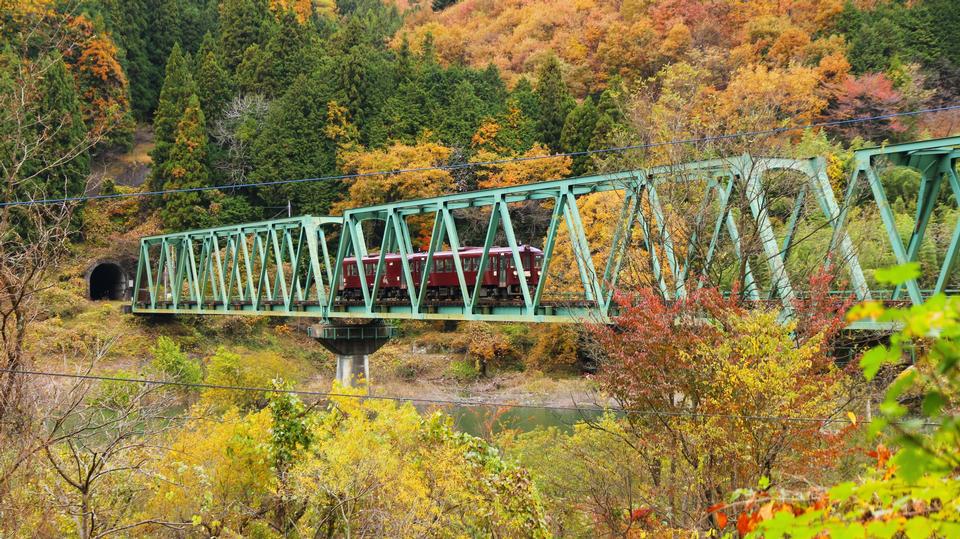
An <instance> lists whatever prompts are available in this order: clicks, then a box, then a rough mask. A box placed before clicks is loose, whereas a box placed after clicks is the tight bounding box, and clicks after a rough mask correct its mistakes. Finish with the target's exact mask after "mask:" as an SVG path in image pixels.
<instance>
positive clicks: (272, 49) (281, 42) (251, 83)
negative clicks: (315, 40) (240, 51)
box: [237, 11, 311, 98]
mask: <svg viewBox="0 0 960 539" xmlns="http://www.w3.org/2000/svg"><path fill="white" fill-rule="evenodd" d="M309 44H310V34H309V32H308V31H307V28H306V27H305V26H303V25H301V24H300V23H299V22H298V21H297V16H296V14H295V13H294V12H292V11H287V12H285V13H283V14H282V15H281V20H280V24H279V26H277V27H276V28H275V29H274V30H273V31H271V32H270V38H269V39H268V40H267V41H266V43H265V44H264V45H262V46H261V45H259V44H253V45H250V47H248V48H247V50H246V51H244V55H243V60H242V61H241V62H240V65H239V66H238V67H237V81H238V84H239V87H240V90H241V91H242V92H255V93H262V94H264V95H265V96H267V97H270V98H272V97H278V96H280V95H282V94H283V92H285V91H286V90H287V88H289V87H290V85H291V84H293V81H294V79H296V78H297V76H299V75H301V74H303V73H307V72H308V71H309V70H310V67H311V66H310V62H309V57H308V55H307V54H306V53H305V51H306V49H307V46H308V45H309Z"/></svg>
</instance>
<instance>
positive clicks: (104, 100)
mask: <svg viewBox="0 0 960 539" xmlns="http://www.w3.org/2000/svg"><path fill="white" fill-rule="evenodd" d="M67 32H68V35H69V38H68V39H67V40H65V43H64V48H65V50H63V51H62V52H63V58H64V61H65V62H66V64H67V66H68V67H69V68H70V70H71V71H72V72H73V75H74V77H75V78H76V80H77V84H78V86H79V89H80V94H81V101H82V108H83V115H84V119H85V120H86V121H87V124H88V125H89V127H90V128H91V129H93V130H95V131H107V130H109V129H111V128H112V127H116V126H117V125H118V124H119V123H121V122H123V121H125V119H126V118H125V117H126V115H127V113H128V112H129V109H130V98H129V84H128V82H127V76H126V74H125V73H124V72H123V68H122V67H121V66H120V61H119V59H118V58H117V54H118V53H117V46H116V45H115V44H114V42H113V39H112V38H111V37H110V35H109V34H106V33H104V32H100V31H98V30H97V28H96V27H95V26H94V24H93V22H91V21H90V20H89V19H87V18H86V17H84V16H83V15H77V16H76V17H72V18H71V19H70V20H69V21H68V24H67Z"/></svg>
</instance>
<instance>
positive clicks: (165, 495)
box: [146, 408, 275, 536]
mask: <svg viewBox="0 0 960 539" xmlns="http://www.w3.org/2000/svg"><path fill="white" fill-rule="evenodd" d="M196 411H197V412H199V410H196ZM271 423H272V420H271V418H270V412H269V411H268V410H261V411H259V412H256V413H253V414H249V415H246V416H241V415H240V413H239V412H238V411H237V409H236V408H231V409H229V410H228V411H227V412H226V413H225V414H224V415H223V417H222V418H219V419H213V418H201V419H195V420H193V421H191V422H189V423H188V424H187V425H186V426H185V427H184V428H183V429H181V430H178V431H174V432H173V433H171V435H170V441H169V450H168V451H166V452H165V453H164V454H163V455H162V456H161V457H160V459H159V461H158V462H157V463H156V470H155V477H156V481H155V484H154V490H153V492H154V495H153V497H152V499H151V500H150V501H149V502H148V503H147V507H146V512H147V514H149V515H156V516H157V519H158V520H164V521H170V522H190V521H193V523H194V525H195V526H196V527H198V528H199V529H201V530H203V531H204V532H205V534H206V535H210V536H230V535H231V534H232V535H242V534H243V532H244V527H245V525H246V524H247V523H248V522H249V521H250V520H252V515H253V514H254V513H256V512H257V511H258V510H260V509H262V508H263V504H264V502H265V501H266V499H267V496H268V495H269V494H270V493H271V492H272V490H273V489H274V488H275V479H274V475H273V473H272V471H271V469H270V455H269V447H268V445H267V443H268V442H269V440H270V426H271Z"/></svg>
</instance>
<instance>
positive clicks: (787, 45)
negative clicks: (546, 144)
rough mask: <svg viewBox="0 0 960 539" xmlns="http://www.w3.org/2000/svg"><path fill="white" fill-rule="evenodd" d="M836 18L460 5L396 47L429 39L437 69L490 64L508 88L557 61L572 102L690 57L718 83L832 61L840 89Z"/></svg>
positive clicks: (751, 5)
mask: <svg viewBox="0 0 960 539" xmlns="http://www.w3.org/2000/svg"><path fill="white" fill-rule="evenodd" d="M842 8H843V0H713V1H710V2H707V1H703V0H646V1H642V0H576V1H569V0H529V1H524V2H520V1H503V2H493V1H490V0H462V1H460V2H458V3H456V4H455V5H453V6H451V7H449V8H447V9H444V10H442V11H440V12H432V11H431V10H429V9H423V10H420V11H417V12H414V13H412V14H411V15H410V16H409V17H408V18H407V20H406V25H405V28H404V29H403V30H402V31H401V32H399V33H398V35H397V36H396V38H395V40H394V46H397V47H399V46H400V44H401V43H402V41H403V40H404V38H406V39H407V40H408V42H409V43H410V45H411V48H412V49H414V50H415V51H416V50H417V49H419V47H420V46H421V45H422V43H423V40H424V38H425V37H426V36H427V35H428V34H430V35H432V36H433V40H434V46H435V49H436V51H437V54H438V56H439V59H440V61H442V62H446V63H456V62H461V61H462V62H466V63H467V64H471V65H473V66H475V67H485V66H486V65H487V64H489V63H492V64H494V65H495V66H497V67H498V68H499V69H500V71H501V73H503V74H504V76H505V78H506V79H507V82H508V83H513V82H515V81H516V79H517V78H518V77H519V76H521V75H529V74H531V73H533V72H534V71H535V69H536V67H537V65H538V64H539V62H540V61H541V59H542V58H543V57H544V56H545V55H546V54H548V53H552V54H556V55H558V56H559V58H560V60H561V62H562V63H563V64H564V67H565V71H566V73H565V78H566V80H567V81H568V84H569V85H570V86H571V89H572V90H573V92H574V93H575V94H576V95H578V96H584V95H586V94H588V93H592V92H596V91H598V90H602V89H603V88H605V86H606V84H607V83H608V81H609V78H610V76H611V75H619V76H623V77H626V78H642V77H649V76H652V75H654V74H655V73H656V72H657V71H659V70H660V69H661V68H662V67H663V66H664V65H666V64H668V63H671V62H678V61H681V60H686V61H689V60H690V58H693V57H696V58H697V59H698V60H697V61H698V62H704V63H709V64H710V71H711V72H712V73H715V74H719V76H720V77H723V75H722V74H723V73H733V72H734V71H735V70H736V68H737V67H741V66H747V65H751V64H761V63H763V64H767V65H768V66H770V67H775V66H780V67H786V66H790V65H793V64H799V65H802V66H805V67H814V66H817V65H818V63H819V62H821V60H822V59H824V58H825V57H827V56H831V59H830V61H829V62H828V66H827V67H826V68H825V69H824V72H825V73H826V74H829V76H830V77H831V80H837V79H836V76H837V75H836V73H839V72H842V71H843V69H842V64H843V62H842V61H841V59H840V58H839V56H842V55H843V54H844V47H843V43H842V40H841V39H839V38H838V36H831V35H823V30H824V29H825V28H828V27H829V26H830V24H831V23H832V21H833V20H834V19H835V18H836V16H837V15H838V14H839V13H840V12H841V11H842ZM814 36H817V37H816V39H814ZM724 49H726V50H730V51H731V53H730V54H729V55H726V54H720V53H719V52H718V51H721V50H724ZM694 51H696V53H695V54H694ZM717 82H718V83H719V84H718V87H723V82H724V81H722V80H721V81H717Z"/></svg>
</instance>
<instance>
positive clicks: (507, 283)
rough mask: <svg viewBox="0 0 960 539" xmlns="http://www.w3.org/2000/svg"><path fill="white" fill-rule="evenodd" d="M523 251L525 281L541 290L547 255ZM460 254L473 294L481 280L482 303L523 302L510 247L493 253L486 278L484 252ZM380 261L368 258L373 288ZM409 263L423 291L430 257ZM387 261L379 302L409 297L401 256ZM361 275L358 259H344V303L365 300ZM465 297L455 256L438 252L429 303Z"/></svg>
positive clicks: (413, 257) (518, 272) (524, 248)
mask: <svg viewBox="0 0 960 539" xmlns="http://www.w3.org/2000/svg"><path fill="white" fill-rule="evenodd" d="M517 250H518V253H519V255H520V264H521V265H522V266H523V270H522V278H524V279H526V281H527V286H528V287H529V288H533V287H536V286H537V284H538V283H539V282H540V271H541V268H542V266H543V252H542V251H541V250H540V249H537V248H536V247H531V246H529V245H520V246H519V247H518V249H517ZM459 255H460V263H461V265H462V267H463V277H464V282H465V284H466V285H467V287H468V288H469V289H470V291H472V290H473V289H474V287H475V285H476V283H477V279H478V277H479V279H480V281H481V283H480V297H481V298H518V297H521V296H522V290H521V287H520V279H521V270H520V269H519V268H518V267H516V263H515V261H514V257H513V252H512V251H511V250H510V248H509V247H491V248H490V251H489V253H488V256H487V263H486V267H485V268H484V271H483V274H482V275H480V265H481V264H480V262H481V260H480V259H481V257H482V255H483V249H482V248H480V247H463V248H461V249H460V252H459ZM379 260H380V256H379V255H370V256H366V257H364V258H363V270H362V273H363V274H364V277H365V278H366V281H367V286H369V287H372V286H373V282H374V279H375V277H376V271H377V264H378V262H379ZM407 260H408V262H409V266H410V273H411V277H412V278H413V282H414V285H415V286H419V284H420V283H421V282H422V278H423V272H424V270H425V269H426V264H427V253H414V254H412V255H409V256H408V257H407ZM384 262H385V264H384V270H383V272H382V276H381V281H380V288H379V293H378V294H377V296H378V299H383V298H397V299H402V298H403V297H405V295H406V293H407V292H406V289H407V282H406V279H405V278H404V276H403V265H402V263H401V260H400V255H397V254H388V255H387V256H386V258H385V261H384ZM360 273H361V270H360V269H359V268H358V267H357V262H356V258H352V257H351V258H346V259H344V261H343V270H342V274H343V280H342V283H341V287H342V289H341V291H340V297H341V298H342V299H344V300H356V299H359V298H361V297H362V291H361V288H360ZM461 297H462V295H461V292H460V279H459V277H457V269H456V262H455V260H454V256H453V252H451V251H438V252H436V253H434V255H433V261H432V262H431V264H430V273H429V275H428V276H427V298H430V299H434V300H448V299H455V298H461Z"/></svg>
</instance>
